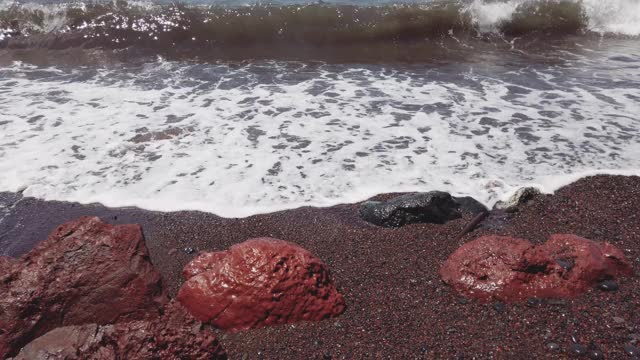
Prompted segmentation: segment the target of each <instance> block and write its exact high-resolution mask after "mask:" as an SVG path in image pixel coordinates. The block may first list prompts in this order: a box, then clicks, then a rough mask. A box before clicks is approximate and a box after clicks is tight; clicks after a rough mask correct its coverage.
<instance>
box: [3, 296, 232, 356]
mask: <svg viewBox="0 0 640 360" xmlns="http://www.w3.org/2000/svg"><path fill="white" fill-rule="evenodd" d="M62 358H64V359H69V360H71V359H104V360H107V359H109V360H111V359H113V360H116V359H202V360H204V359H207V360H212V359H226V358H227V356H226V354H225V352H224V350H223V349H222V347H221V346H220V344H219V343H218V341H217V340H216V337H215V335H214V334H213V332H212V331H211V330H208V329H204V328H203V327H202V326H201V324H200V323H198V322H197V321H195V319H193V318H192V317H191V316H189V315H188V314H187V313H186V312H185V311H184V309H183V308H182V306H180V305H179V304H177V303H173V302H172V303H170V304H169V305H168V306H167V307H166V309H165V311H164V314H163V315H162V316H161V317H158V318H155V319H151V320H137V321H131V322H124V323H116V324H114V325H97V324H85V325H74V326H65V327H60V328H57V329H55V330H52V331H50V332H48V333H46V334H45V335H43V336H41V337H39V338H37V339H35V340H34V341H32V342H31V343H29V344H27V346H25V347H24V348H23V349H22V350H21V351H20V353H19V354H18V355H17V356H16V357H15V359H14V360H27V359H52V360H53V359H62Z"/></svg>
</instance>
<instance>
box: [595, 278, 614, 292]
mask: <svg viewBox="0 0 640 360" xmlns="http://www.w3.org/2000/svg"><path fill="white" fill-rule="evenodd" d="M618 288H619V286H618V283H617V282H615V281H613V280H605V281H603V282H601V283H600V284H598V289H600V290H602V291H616V290H618Z"/></svg>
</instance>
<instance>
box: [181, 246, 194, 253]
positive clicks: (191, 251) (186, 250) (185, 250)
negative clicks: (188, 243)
mask: <svg viewBox="0 0 640 360" xmlns="http://www.w3.org/2000/svg"><path fill="white" fill-rule="evenodd" d="M182 251H184V252H185V253H187V254H193V253H194V252H196V250H195V249H194V248H192V247H186V248H184V249H182Z"/></svg>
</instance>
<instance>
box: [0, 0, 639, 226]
mask: <svg viewBox="0 0 640 360" xmlns="http://www.w3.org/2000/svg"><path fill="white" fill-rule="evenodd" d="M639 34H640V1H638V0H609V1H597V0H584V1H540V0H537V1H526V0H522V1H515V0H510V1H478V0H476V1H427V2H421V3H416V2H395V3H388V2H374V1H368V2H359V1H357V2H353V1H352V2H341V3H329V2H326V3H309V4H299V3H295V2H279V3H275V2H274V3H269V4H246V3H240V2H224V3H223V2H215V3H213V2H209V3H203V2H198V3H194V2H190V3H180V4H176V3H166V2H164V3H163V2H156V3H151V2H130V3H127V2H124V1H119V2H115V3H104V2H102V3H87V2H70V3H32V2H26V3H16V2H1V3H0V172H2V173H3V174H5V176H4V177H2V178H0V191H16V190H21V189H26V190H25V193H26V194H27V195H33V196H38V197H43V198H52V199H62V200H77V201H82V202H90V201H98V202H102V203H105V204H107V205H114V206H119V205H136V206H141V207H145V208H152V209H160V210H176V209H200V210H204V211H211V212H214V213H217V214H220V215H222V216H244V215H249V214H253V213H257V212H265V211H272V210H277V209H283V208H290V207H295V206H301V205H319V206H324V205H331V204H335V203H338V202H344V201H357V200H362V199H364V198H366V197H368V196H371V195H373V194H376V193H380V192H393V191H414V190H433V189H441V190H446V191H451V192H454V193H457V194H468V195H472V196H475V197H477V198H478V199H480V200H481V201H484V202H486V203H487V204H491V203H492V202H494V201H496V200H497V199H498V198H500V197H502V196H505V195H506V194H508V193H509V192H510V191H513V190H514V189H516V188H517V187H518V186H521V185H524V184H536V185H538V186H540V187H542V188H543V189H545V190H553V189H555V188H556V187H557V186H559V185H561V184H563V183H566V182H568V181H570V180H571V179H574V178H576V177H579V176H582V175H584V174H588V173H594V172H598V171H607V172H619V173H626V174H637V173H640V171H639V169H640V158H638V156H637V154H640V120H639V116H638V114H640V38H639V37H638V35H639Z"/></svg>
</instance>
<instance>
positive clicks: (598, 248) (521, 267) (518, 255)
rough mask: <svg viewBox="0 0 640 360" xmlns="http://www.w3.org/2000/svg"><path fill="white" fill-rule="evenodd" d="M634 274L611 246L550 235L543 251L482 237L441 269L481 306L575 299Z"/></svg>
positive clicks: (505, 239) (445, 277)
mask: <svg viewBox="0 0 640 360" xmlns="http://www.w3.org/2000/svg"><path fill="white" fill-rule="evenodd" d="M630 273H631V265H630V264H629V262H628V261H627V259H626V258H625V257H624V254H622V252H621V251H620V250H618V249H616V248H615V247H614V246H613V245H611V244H608V243H596V242H594V241H591V240H587V239H583V238H581V237H578V236H575V235H552V236H551V237H550V238H549V239H548V240H547V242H546V243H544V244H541V245H533V244H531V243H530V242H528V241H527V240H522V239H515V238H511V237H501V236H485V237H481V238H478V239H476V240H474V241H471V242H469V243H466V244H464V245H463V246H461V247H460V248H458V250H456V251H455V252H454V253H453V254H452V255H451V256H450V257H449V259H447V261H446V262H445V263H444V265H443V266H442V268H441V269H440V275H441V276H442V279H443V280H444V281H445V282H446V283H447V284H449V285H451V286H452V287H453V288H454V289H456V290H457V291H458V292H460V293H462V294H464V295H466V296H469V297H474V298H478V299H480V300H483V301H489V300H492V299H496V300H502V301H521V300H525V299H527V298H534V297H539V298H546V297H574V296H577V295H578V294H581V293H582V292H584V291H585V290H587V289H588V288H590V287H592V286H594V285H595V284H596V283H598V282H600V281H602V280H605V279H610V278H614V277H617V276H622V275H629V274H630Z"/></svg>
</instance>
